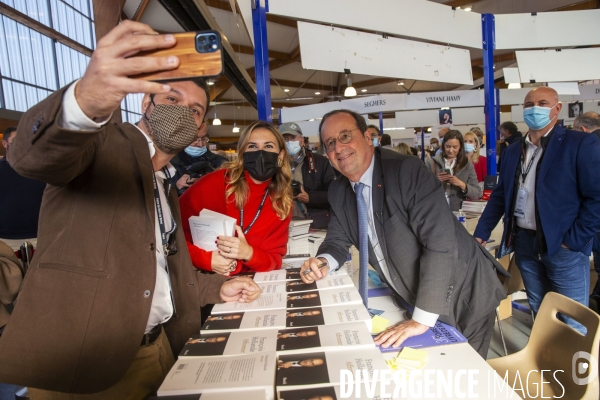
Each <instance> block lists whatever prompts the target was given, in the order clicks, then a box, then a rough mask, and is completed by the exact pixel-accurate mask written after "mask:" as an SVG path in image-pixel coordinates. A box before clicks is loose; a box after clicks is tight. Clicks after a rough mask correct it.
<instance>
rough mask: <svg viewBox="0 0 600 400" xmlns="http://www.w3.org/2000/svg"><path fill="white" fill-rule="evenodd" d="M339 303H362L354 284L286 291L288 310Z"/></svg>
mask: <svg viewBox="0 0 600 400" xmlns="http://www.w3.org/2000/svg"><path fill="white" fill-rule="evenodd" d="M339 304H362V298H361V297H360V294H359V293H358V290H356V288H355V287H354V285H352V286H350V287H343V288H330V289H329V290H313V291H310V292H302V293H288V295H287V308H288V310H289V309H292V308H308V307H318V306H334V305H339Z"/></svg>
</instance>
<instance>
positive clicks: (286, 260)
mask: <svg viewBox="0 0 600 400" xmlns="http://www.w3.org/2000/svg"><path fill="white" fill-rule="evenodd" d="M309 257H310V255H309V254H303V255H296V256H285V257H283V260H281V261H282V263H281V269H290V268H298V269H299V268H300V267H302V264H304V261H306V260H308V258H309Z"/></svg>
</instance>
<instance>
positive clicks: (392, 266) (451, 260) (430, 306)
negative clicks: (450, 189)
mask: <svg viewBox="0 0 600 400" xmlns="http://www.w3.org/2000/svg"><path fill="white" fill-rule="evenodd" d="M372 190H373V193H372V199H373V213H374V215H375V217H374V219H375V229H376V230H377V237H378V238H379V241H380V243H381V244H382V250H383V254H384V256H385V260H386V263H387V265H388V268H389V271H390V275H391V279H392V282H391V283H392V286H393V288H395V290H396V291H397V293H398V294H399V295H400V296H401V297H402V298H403V299H404V300H405V301H407V302H408V303H410V304H411V305H413V306H416V307H419V308H420V309H422V310H424V311H429V312H432V313H436V314H440V320H442V321H444V322H447V323H450V324H451V325H454V326H458V327H459V329H461V330H464V329H465V327H466V326H468V325H469V324H471V323H473V322H476V321H478V320H480V319H481V318H483V317H486V316H488V315H489V313H490V312H493V311H494V309H495V308H496V307H497V306H498V304H499V303H500V301H501V300H502V299H503V298H505V297H506V293H505V292H504V289H503V288H502V286H501V284H500V281H499V279H498V277H497V275H496V270H498V271H501V273H503V274H504V269H503V268H502V267H501V266H500V265H499V264H498V263H497V261H496V260H495V259H494V258H493V257H492V256H491V254H489V253H488V251H487V250H485V249H484V248H483V247H482V246H481V245H479V243H477V242H476V241H475V239H473V237H471V235H469V233H468V232H467V231H466V229H465V228H464V227H463V226H462V225H461V224H460V223H459V222H458V220H457V219H456V218H455V217H454V215H453V214H452V212H451V211H450V209H449V207H448V204H447V202H446V198H445V195H444V191H443V189H442V185H441V183H440V181H439V179H437V177H435V176H434V175H433V174H432V173H431V172H430V171H429V169H428V168H427V167H426V166H425V165H424V164H423V163H422V162H421V160H419V159H418V158H417V157H413V156H405V155H401V154H398V153H396V152H394V151H391V150H387V149H376V150H375V166H374V170H373V188H372ZM329 202H330V204H331V209H332V213H331V221H330V222H329V228H328V231H327V237H326V238H325V241H324V242H323V244H322V245H321V247H320V248H319V252H318V253H319V254H323V253H328V254H331V255H332V256H333V257H334V258H335V259H336V260H337V261H338V262H339V263H340V264H342V263H343V262H344V261H346V255H347V254H348V249H349V247H350V245H352V244H354V245H355V246H357V247H358V220H357V212H356V195H355V193H354V191H353V190H352V186H351V185H350V181H349V180H348V178H346V177H341V178H338V179H336V180H335V181H334V182H333V183H332V184H331V186H330V187H329ZM369 263H370V264H371V265H372V266H373V267H374V268H375V269H376V270H378V272H380V275H381V276H382V277H383V274H381V270H380V267H379V264H378V262H377V258H376V257H375V254H374V252H373V249H372V248H371V246H370V244H369Z"/></svg>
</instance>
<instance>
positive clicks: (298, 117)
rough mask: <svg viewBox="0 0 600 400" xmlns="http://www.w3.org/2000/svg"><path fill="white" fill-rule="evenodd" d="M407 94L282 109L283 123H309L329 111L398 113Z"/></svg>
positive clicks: (357, 98) (384, 95)
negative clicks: (308, 121)
mask: <svg viewBox="0 0 600 400" xmlns="http://www.w3.org/2000/svg"><path fill="white" fill-rule="evenodd" d="M405 97H406V95H405V94H380V95H377V96H368V97H356V98H354V99H350V100H341V101H331V102H328V103H319V104H311V105H308V106H299V107H290V108H282V109H281V120H282V122H281V123H284V122H298V121H307V120H309V119H313V118H322V117H323V115H325V114H327V113H328V112H329V111H333V110H340V109H347V110H352V111H356V112H357V113H359V114H369V113H378V112H380V111H396V110H403V109H404V98H405Z"/></svg>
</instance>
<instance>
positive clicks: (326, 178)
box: [302, 150, 335, 210]
mask: <svg viewBox="0 0 600 400" xmlns="http://www.w3.org/2000/svg"><path fill="white" fill-rule="evenodd" d="M305 151H306V152H307V153H308V152H309V151H310V150H305ZM312 154H313V155H314V157H315V170H314V171H310V165H309V161H308V156H304V162H303V163H302V184H303V185H304V190H305V191H306V193H308V197H309V200H310V202H309V203H308V204H306V207H308V209H312V208H319V209H324V210H326V209H328V208H329V201H327V189H329V185H330V184H331V182H333V181H334V179H335V172H333V167H332V166H331V164H330V163H329V160H328V159H327V157H324V156H322V155H320V154H316V153H314V152H312Z"/></svg>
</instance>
